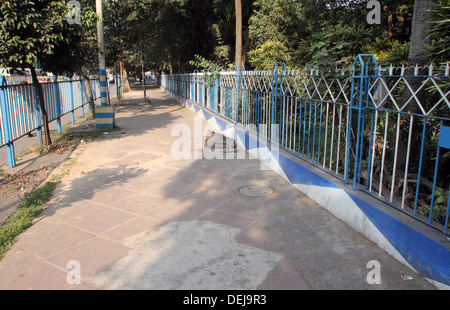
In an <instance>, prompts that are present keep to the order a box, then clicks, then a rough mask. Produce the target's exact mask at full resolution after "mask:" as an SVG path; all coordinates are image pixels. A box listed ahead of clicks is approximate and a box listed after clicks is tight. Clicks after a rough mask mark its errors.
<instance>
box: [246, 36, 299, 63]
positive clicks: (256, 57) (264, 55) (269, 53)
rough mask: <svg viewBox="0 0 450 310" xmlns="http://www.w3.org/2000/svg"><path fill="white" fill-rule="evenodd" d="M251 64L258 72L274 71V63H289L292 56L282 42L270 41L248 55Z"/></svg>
mask: <svg viewBox="0 0 450 310" xmlns="http://www.w3.org/2000/svg"><path fill="white" fill-rule="evenodd" d="M248 55H249V57H250V59H249V62H250V64H251V65H252V66H253V67H255V69H256V70H272V67H273V64H274V62H284V63H289V61H290V59H291V55H290V54H289V53H288V49H287V47H286V46H285V45H284V44H283V43H282V42H280V41H272V40H268V41H266V42H264V43H263V44H262V45H261V46H260V47H258V48H256V49H253V50H251V51H250V52H249V53H248Z"/></svg>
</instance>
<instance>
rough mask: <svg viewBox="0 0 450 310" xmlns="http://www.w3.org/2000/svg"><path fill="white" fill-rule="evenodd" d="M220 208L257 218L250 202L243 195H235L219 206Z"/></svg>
mask: <svg viewBox="0 0 450 310" xmlns="http://www.w3.org/2000/svg"><path fill="white" fill-rule="evenodd" d="M217 209H218V210H221V211H224V212H228V213H235V214H239V215H243V216H247V217H251V218H255V214H254V213H253V211H252V210H251V209H250V208H249V207H248V203H247V201H246V200H245V199H243V198H241V197H238V196H236V197H233V198H232V199H230V200H229V201H227V202H225V203H224V204H221V205H220V206H218V207H217Z"/></svg>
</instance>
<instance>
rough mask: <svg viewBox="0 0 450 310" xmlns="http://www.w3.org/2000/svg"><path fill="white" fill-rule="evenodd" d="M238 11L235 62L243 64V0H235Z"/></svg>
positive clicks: (238, 64) (237, 64)
mask: <svg viewBox="0 0 450 310" xmlns="http://www.w3.org/2000/svg"><path fill="white" fill-rule="evenodd" d="M234 5H235V11H236V50H235V63H236V66H240V65H242V0H235V1H234Z"/></svg>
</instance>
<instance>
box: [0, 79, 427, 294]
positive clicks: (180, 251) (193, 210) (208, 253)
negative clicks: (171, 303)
mask: <svg viewBox="0 0 450 310" xmlns="http://www.w3.org/2000/svg"><path fill="white" fill-rule="evenodd" d="M148 93H149V94H150V97H151V98H152V99H151V105H147V104H142V103H141V100H140V98H142V92H139V91H133V92H130V93H126V98H125V100H123V101H122V103H121V104H120V105H119V106H117V109H116V124H117V125H118V126H120V130H117V131H114V132H112V133H111V134H109V135H105V136H103V137H102V138H101V139H100V140H98V141H94V142H92V143H84V144H82V145H81V146H80V148H79V149H78V150H77V151H75V152H74V154H73V156H76V161H75V163H74V164H72V166H71V168H70V173H69V175H67V176H65V177H64V178H63V180H62V181H61V183H60V184H59V185H58V187H57V189H56V190H55V192H54V195H53V197H52V199H51V201H50V202H49V204H48V206H47V207H46V209H45V210H44V211H43V212H42V214H41V215H40V216H39V217H38V218H37V219H36V220H35V222H34V225H33V226H32V227H31V228H30V229H28V230H27V231H26V232H24V233H23V234H22V235H20V236H19V238H18V242H17V243H16V244H14V246H13V247H12V249H11V250H10V251H9V252H8V253H7V255H6V257H5V258H4V259H3V260H2V261H0V279H1V280H0V289H30V288H31V289H192V290H199V289H208V290H210V289H247V290H255V289H267V290H280V289H282V290H309V289H316V290H317V289H367V290H372V289H375V290H379V289H435V288H434V287H433V286H432V285H431V284H430V283H428V282H427V281H426V280H425V279H423V278H422V277H421V276H419V275H417V274H415V273H414V271H412V270H411V269H409V268H408V267H406V266H404V265H402V264H401V263H399V262H398V261H396V260H395V259H394V258H392V257H391V256H389V255H388V254H387V253H385V252H384V251H383V250H381V249H380V248H378V247H377V246H376V245H375V244H374V243H372V242H370V241H369V240H367V239H366V238H365V237H363V236H362V235H361V234H359V233H357V232H355V231H354V230H353V229H351V228H350V227H349V226H348V225H346V224H345V223H343V222H342V221H340V220H338V219H337V218H336V217H334V216H333V215H332V214H330V213H329V212H328V211H326V210H324V209H323V208H321V207H320V206H319V205H317V204H316V203H315V202H313V201H312V200H311V199H309V198H308V197H306V196H305V195H303V194H302V193H300V192H299V191H297V190H296V189H295V188H293V187H292V186H290V185H289V184H288V183H287V182H286V181H285V180H284V179H282V178H281V177H280V176H278V175H276V174H275V173H274V172H272V171H267V170H261V169H260V163H259V162H258V161H257V160H254V159H251V158H249V157H248V156H247V157H246V158H245V159H223V160H220V159H212V160H208V159H182V160H177V159H175V158H173V156H172V155H171V148H172V145H173V142H174V141H176V139H178V138H179V136H176V135H175V136H172V135H171V130H172V128H173V126H174V125H176V124H186V125H188V126H189V127H190V128H193V125H194V115H193V114H192V112H190V111H189V110H187V109H185V108H183V107H182V106H181V105H180V104H179V103H178V102H176V101H175V100H174V99H172V98H170V97H169V96H168V95H166V94H164V93H163V92H162V91H161V90H159V89H156V88H154V89H151V90H148ZM241 151H242V150H241ZM245 187H247V188H245ZM242 188H245V190H246V191H247V192H245V190H242V191H240V189H242ZM259 190H261V191H260V194H262V196H259V195H249V193H250V194H251V193H258V191H259ZM242 193H247V195H245V194H242ZM370 260H378V261H379V262H380V265H381V283H380V284H373V285H370V284H369V283H368V282H367V281H366V277H367V274H368V272H369V271H370V269H367V263H368V262H369V261H370ZM74 261H75V262H79V266H80V269H79V270H78V269H76V268H74V267H72V265H71V264H70V263H73V262H74ZM402 274H409V275H413V280H410V281H404V280H402V279H401V275H402ZM74 275H79V276H80V283H77V281H75V280H76V279H77V278H76V277H75V278H73V276H74ZM74 279H75V280H74Z"/></svg>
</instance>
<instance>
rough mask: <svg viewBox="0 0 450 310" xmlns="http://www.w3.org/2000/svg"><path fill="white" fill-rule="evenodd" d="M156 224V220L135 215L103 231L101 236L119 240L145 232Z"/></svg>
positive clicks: (156, 225)
mask: <svg viewBox="0 0 450 310" xmlns="http://www.w3.org/2000/svg"><path fill="white" fill-rule="evenodd" d="M158 224H159V223H158V222H157V221H156V220H152V219H149V218H144V217H136V218H133V219H131V220H129V221H128V222H126V223H123V224H119V225H117V226H115V227H114V228H111V229H109V230H107V231H105V232H103V233H102V236H104V237H106V238H108V239H111V240H114V241H121V240H124V239H126V238H129V237H131V236H134V235H137V234H141V233H146V232H147V231H150V230H152V229H154V228H156V227H158Z"/></svg>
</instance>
